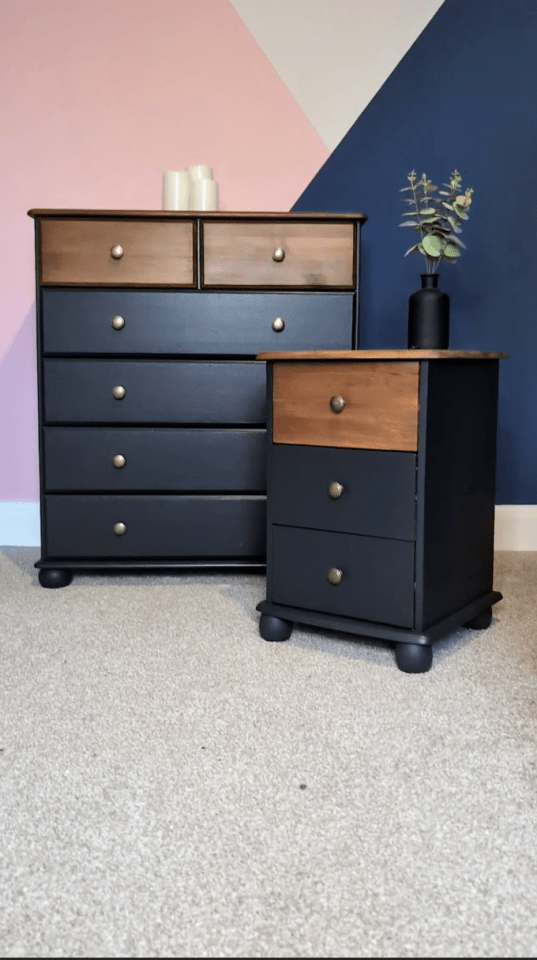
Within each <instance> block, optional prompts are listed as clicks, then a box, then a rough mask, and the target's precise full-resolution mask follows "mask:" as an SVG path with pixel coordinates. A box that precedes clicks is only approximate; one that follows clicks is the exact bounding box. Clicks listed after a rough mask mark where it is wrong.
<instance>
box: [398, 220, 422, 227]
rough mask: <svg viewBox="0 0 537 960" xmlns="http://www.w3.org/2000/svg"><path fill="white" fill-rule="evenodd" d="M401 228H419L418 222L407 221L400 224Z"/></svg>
mask: <svg viewBox="0 0 537 960" xmlns="http://www.w3.org/2000/svg"><path fill="white" fill-rule="evenodd" d="M399 226H400V227H419V223H418V221H417V220H405V222H404V223H400V224H399Z"/></svg>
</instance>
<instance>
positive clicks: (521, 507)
mask: <svg viewBox="0 0 537 960" xmlns="http://www.w3.org/2000/svg"><path fill="white" fill-rule="evenodd" d="M494 549H495V550H537V504H535V503H516V504H508V503H505V504H497V505H496V510H495V520H494Z"/></svg>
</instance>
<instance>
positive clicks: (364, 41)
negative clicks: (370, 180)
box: [231, 0, 443, 151]
mask: <svg viewBox="0 0 537 960" xmlns="http://www.w3.org/2000/svg"><path fill="white" fill-rule="evenodd" d="M442 2H443V0H375V2H374V3H372V2H371V0H330V2H328V0H268V2H265V3H263V2H259V0H257V2H256V0H254V2H253V0H231V3H232V4H233V6H234V7H235V10H236V11H237V13H239V14H240V16H241V18H242V19H243V20H244V23H245V24H246V26H247V27H248V29H249V30H250V32H251V34H252V36H253V37H255V39H256V40H257V42H258V43H259V46H260V47H261V49H262V50H263V52H264V53H265V54H266V56H267V57H268V59H269V60H270V62H271V64H272V66H273V67H274V69H275V70H276V72H277V73H278V75H279V76H280V77H281V79H282V80H283V81H284V83H285V84H286V85H287V87H288V88H289V90H290V91H291V93H292V94H293V96H294V97H295V99H296V101H297V103H298V104H299V105H300V107H301V108H302V110H303V111H304V113H305V115H306V116H307V117H308V119H309V120H310V121H311V123H312V124H313V126H314V128H315V130H316V131H317V133H319V134H320V136H321V137H322V139H323V141H324V143H325V144H326V145H327V147H328V148H329V150H330V151H332V150H334V149H335V147H337V145H338V143H339V142H340V140H342V139H343V137H344V136H345V134H346V133H347V130H348V129H349V127H351V126H352V124H353V123H354V121H355V120H356V118H357V117H358V116H359V115H360V114H361V113H362V111H363V110H364V109H365V108H366V106H367V104H368V103H369V102H370V100H372V99H373V97H374V96H375V94H376V93H377V91H378V90H379V89H380V87H381V86H382V84H383V83H384V81H385V80H386V79H387V78H388V76H389V75H390V73H391V72H392V70H393V69H394V68H395V67H396V65H397V63H398V62H399V60H401V58H402V57H403V56H404V55H405V54H406V52H407V50H408V49H409V47H411V46H412V44H413V43H414V41H415V40H416V38H417V37H418V36H419V34H420V33H421V31H422V30H423V29H424V28H425V26H426V25H427V23H428V22H429V20H430V19H431V17H432V16H434V14H435V13H436V11H437V10H438V8H439V7H440V6H441V5H442Z"/></svg>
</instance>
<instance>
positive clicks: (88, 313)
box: [41, 287, 353, 355]
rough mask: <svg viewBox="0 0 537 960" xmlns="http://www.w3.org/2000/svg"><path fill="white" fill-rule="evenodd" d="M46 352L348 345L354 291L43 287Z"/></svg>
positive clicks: (225, 350)
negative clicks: (180, 290)
mask: <svg viewBox="0 0 537 960" xmlns="http://www.w3.org/2000/svg"><path fill="white" fill-rule="evenodd" d="M41 316H42V321H41V322H42V332H43V352H44V353H45V354H47V353H49V354H50V353H93V354H129V355H130V354H133V353H140V354H163V353H166V354H169V353H178V354H188V353H199V352H200V350H201V351H203V353H206V354H216V353H217V354H226V353H227V354H238V355H241V354H251V355H255V354H256V353H259V352H260V351H261V350H270V349H278V350H279V349H280V347H281V348H282V349H295V348H296V349H299V348H301V347H303V346H304V344H308V346H309V347H311V348H312V349H338V348H345V347H348V346H349V345H350V343H351V338H352V324H353V295H352V294H345V293H327V294H322V293H309V294H308V293H306V294H305V293H265V294H262V293H257V294H247V293H243V294H241V293H202V294H199V293H194V292H192V293H179V292H176V291H173V290H152V291H147V290H136V291H133V290H125V289H121V290H87V289H68V288H53V287H47V288H44V289H42V290H41Z"/></svg>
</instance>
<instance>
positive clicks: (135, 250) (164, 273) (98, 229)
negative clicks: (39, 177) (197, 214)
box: [39, 220, 195, 287]
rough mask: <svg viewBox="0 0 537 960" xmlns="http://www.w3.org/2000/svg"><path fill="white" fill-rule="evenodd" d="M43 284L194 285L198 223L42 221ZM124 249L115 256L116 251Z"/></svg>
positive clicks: (40, 235) (40, 227)
mask: <svg viewBox="0 0 537 960" xmlns="http://www.w3.org/2000/svg"><path fill="white" fill-rule="evenodd" d="M39 244H40V262H41V276H40V283H42V284H58V285H61V284H66V285H68V286H73V285H76V286H83V285H84V284H91V285H95V284H98V285H99V284H101V285H103V286H135V287H139V286H142V287H150V286H161V285H162V286H173V287H177V286H179V287H188V286H192V285H193V284H194V281H195V276H194V221H188V220H184V221H181V222H179V221H159V222H157V221H151V220H149V221H136V220H134V221H133V220H41V221H40V224H39ZM117 246H120V247H122V248H123V255H122V256H121V257H120V258H119V259H114V257H113V256H112V254H111V250H112V249H113V248H114V247H117Z"/></svg>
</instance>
